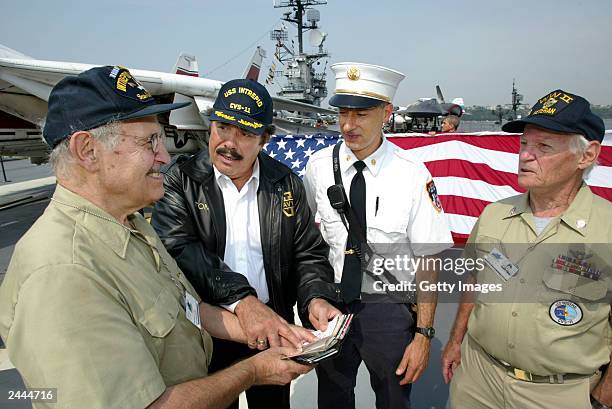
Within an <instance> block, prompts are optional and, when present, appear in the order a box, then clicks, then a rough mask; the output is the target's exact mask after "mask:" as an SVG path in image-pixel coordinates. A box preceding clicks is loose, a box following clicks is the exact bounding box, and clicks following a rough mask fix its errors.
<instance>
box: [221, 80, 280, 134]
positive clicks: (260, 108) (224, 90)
mask: <svg viewBox="0 0 612 409" xmlns="http://www.w3.org/2000/svg"><path fill="white" fill-rule="evenodd" d="M273 117H274V115H273V110H272V97H271V96H270V94H269V93H268V90H266V88H265V87H264V86H263V85H261V84H260V83H259V82H257V81H253V80H249V79H236V80H231V81H228V82H226V83H225V84H223V86H222V87H221V89H220V90H219V95H217V99H216V100H215V103H214V105H213V112H212V113H211V115H210V120H211V121H219V122H223V123H226V124H230V125H235V126H237V127H239V128H241V129H244V130H245V131H247V132H249V133H253V134H256V135H261V134H263V132H264V131H265V129H266V126H268V125H270V124H271V123H272V120H273Z"/></svg>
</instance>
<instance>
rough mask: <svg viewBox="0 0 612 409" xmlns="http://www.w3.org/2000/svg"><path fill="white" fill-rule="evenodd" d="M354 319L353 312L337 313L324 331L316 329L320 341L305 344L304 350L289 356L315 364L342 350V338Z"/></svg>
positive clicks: (295, 359) (308, 363) (302, 361)
mask: <svg viewBox="0 0 612 409" xmlns="http://www.w3.org/2000/svg"><path fill="white" fill-rule="evenodd" d="M352 319H353V314H347V315H337V316H336V317H334V319H333V320H331V321H330V322H329V323H328V325H327V329H326V330H325V331H324V332H321V331H315V332H314V333H313V334H314V335H315V336H316V337H317V338H318V341H315V342H312V343H309V344H305V345H304V346H303V347H302V352H299V353H298V354H296V355H292V356H289V357H287V358H291V359H293V360H294V361H296V362H299V363H301V364H307V365H310V364H315V363H317V362H321V361H322V360H324V359H327V358H330V357H332V356H334V355H336V354H337V353H338V352H340V347H341V345H342V340H343V339H344V337H345V335H346V334H347V332H348V329H349V326H350V325H351V321H352Z"/></svg>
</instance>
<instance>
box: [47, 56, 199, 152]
mask: <svg viewBox="0 0 612 409" xmlns="http://www.w3.org/2000/svg"><path fill="white" fill-rule="evenodd" d="M189 104H190V103H189V102H182V103H177V104H158V103H157V102H156V101H155V98H153V96H152V95H151V94H150V93H149V92H148V91H147V90H146V89H145V88H144V87H143V86H142V85H140V83H138V81H136V79H135V78H134V77H132V74H130V72H129V71H128V70H127V68H123V67H120V66H114V67H113V66H110V65H109V66H104V67H95V68H92V69H89V70H87V71H83V72H82V73H80V74H79V75H77V76H69V77H65V78H64V79H62V80H61V81H60V82H58V83H57V85H55V87H53V90H51V95H49V112H48V113H47V119H46V122H45V128H44V130H43V137H44V139H45V141H46V142H47V144H48V145H49V146H51V148H54V147H55V146H56V145H57V144H58V143H60V142H61V141H62V140H63V139H65V138H67V137H69V136H70V135H72V134H73V133H74V132H77V131H88V130H90V129H94V128H97V127H99V126H102V125H106V124H108V123H110V122H113V121H123V120H127V119H136V118H143V117H146V116H151V115H157V114H162V113H164V112H168V111H171V110H173V109H177V108H182V107H185V106H187V105H189Z"/></svg>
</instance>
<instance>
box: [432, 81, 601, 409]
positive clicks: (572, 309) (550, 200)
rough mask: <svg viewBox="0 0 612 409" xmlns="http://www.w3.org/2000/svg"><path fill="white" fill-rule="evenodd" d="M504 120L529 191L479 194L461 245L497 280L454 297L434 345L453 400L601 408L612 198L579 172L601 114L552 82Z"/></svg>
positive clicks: (473, 406) (591, 160)
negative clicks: (486, 198) (463, 298)
mask: <svg viewBox="0 0 612 409" xmlns="http://www.w3.org/2000/svg"><path fill="white" fill-rule="evenodd" d="M503 129H504V130H505V131H510V132H523V135H522V136H521V137H520V143H521V147H520V151H519V170H518V183H519V185H520V186H521V187H523V188H525V189H527V193H525V194H522V195H519V196H515V197H511V198H508V199H505V200H502V201H500V202H497V203H493V204H491V205H489V206H488V207H487V208H486V209H485V210H484V211H483V213H482V214H481V216H480V218H479V219H478V222H477V223H476V225H475V226H474V229H473V230H472V233H471V235H470V238H469V240H468V244H467V246H466V254H467V255H468V256H472V257H479V258H483V259H484V260H486V261H487V264H485V265H486V266H487V267H486V268H485V269H484V270H482V271H479V272H477V274H476V275H475V280H477V281H478V283H491V284H497V285H499V286H500V287H501V288H503V291H502V292H501V293H498V294H496V293H489V294H486V295H484V294H479V295H477V296H476V299H475V301H474V303H468V302H466V303H463V304H461V306H460V308H459V311H458V314H457V318H456V321H455V325H454V328H453V331H452V333H451V337H450V339H449V342H448V344H447V345H446V348H445V350H444V354H443V375H444V378H445V381H446V382H449V381H450V380H451V378H452V382H451V390H450V392H451V393H450V402H451V408H454V409H457V408H469V409H484V408H488V409H489V408H490V409H493V408H500V409H501V408H512V409H515V408H516V409H519V408H520V409H522V408H555V409H563V408H566V409H587V408H591V407H593V408H602V407H603V408H606V407H608V406H609V405H612V376H611V375H610V371H609V370H605V369H604V366H605V365H607V364H608V363H609V361H610V347H611V343H610V338H609V335H610V323H609V314H610V295H611V293H612V282H611V277H610V267H611V266H612V251H611V243H612V225H611V224H610V220H611V219H612V204H610V202H608V201H607V200H605V199H602V198H600V197H598V196H596V195H594V194H593V193H592V192H591V190H590V189H589V187H588V186H587V185H586V184H585V182H584V181H583V177H584V176H585V172H589V170H590V168H591V167H592V166H593V165H594V164H595V163H596V161H597V157H598V155H599V152H600V149H601V142H602V140H603V136H604V125H603V121H602V120H601V119H600V118H599V117H597V116H596V115H594V114H593V113H591V110H590V105H589V103H588V101H586V100H585V99H584V98H582V97H580V96H577V95H574V94H570V93H568V92H565V91H563V90H556V91H553V92H551V93H549V94H548V95H546V96H544V97H543V98H541V99H540V100H539V101H538V103H536V104H535V106H534V107H533V108H532V110H531V112H530V114H529V115H528V116H527V117H526V118H524V119H523V120H519V121H514V122H510V123H508V124H506V125H504V127H503ZM466 333H467V336H465V334H466ZM602 372H603V374H602ZM589 391H591V397H590V398H589ZM606 405H608V406H606Z"/></svg>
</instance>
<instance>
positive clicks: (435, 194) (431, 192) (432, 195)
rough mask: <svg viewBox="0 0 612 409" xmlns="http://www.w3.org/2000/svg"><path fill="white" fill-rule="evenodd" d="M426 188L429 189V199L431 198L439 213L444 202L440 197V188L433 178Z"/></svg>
mask: <svg viewBox="0 0 612 409" xmlns="http://www.w3.org/2000/svg"><path fill="white" fill-rule="evenodd" d="M425 190H426V191H427V195H428V196H429V200H431V205H432V206H433V207H434V209H436V211H437V212H438V213H440V212H441V211H442V203H441V202H440V198H439V197H438V190H437V189H436V184H435V183H434V181H433V179H431V180H430V181H429V182H427V183H426V184H425Z"/></svg>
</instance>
